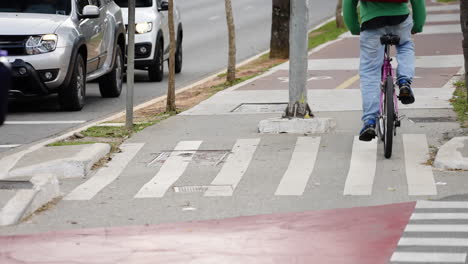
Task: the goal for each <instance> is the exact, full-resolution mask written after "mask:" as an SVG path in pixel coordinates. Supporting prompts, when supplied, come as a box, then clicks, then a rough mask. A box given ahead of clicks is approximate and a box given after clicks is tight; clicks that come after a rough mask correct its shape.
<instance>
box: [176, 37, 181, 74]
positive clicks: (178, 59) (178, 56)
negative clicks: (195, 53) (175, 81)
mask: <svg viewBox="0 0 468 264" xmlns="http://www.w3.org/2000/svg"><path fill="white" fill-rule="evenodd" d="M182 62H183V50H182V36H181V34H179V37H178V38H177V49H176V54H175V73H181V72H182Z"/></svg>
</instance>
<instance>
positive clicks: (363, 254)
mask: <svg viewBox="0 0 468 264" xmlns="http://www.w3.org/2000/svg"><path fill="white" fill-rule="evenodd" d="M414 206H415V203H404V204H395V205H386V206H377V207H365V208H351V209H336V210H329V211H314V212H306V213H292V214H280V215H263V216H250V217H239V218H233V219H225V220H219V221H213V220H212V221H205V222H195V223H186V224H165V225H158V226H142V227H126V228H105V229H91V230H74V231H65V232H54V233H45V234H38V235H20V236H7V237H0V263H2V264H10V263H15V264H16V263H41V264H46V263H47V264H49V263H50V264H59V263H60V264H84V263H86V264H94V263H99V264H102V263H112V264H117V263H125V264H127V263H130V264H133V263H135V264H143V263H148V264H149V263H151V264H154V263H203V264H209V263H216V264H229V263H242V264H250V263H252V264H253V263H255V264H262V263H282V264H284V263H327V264H333V263H339V264H347V263H353V264H357V263H359V264H379V263H382V264H383V263H387V262H388V261H389V259H390V257H391V255H392V253H393V251H394V250H395V248H396V245H397V243H398V240H399V238H400V236H401V235H402V233H403V230H404V228H405V226H406V224H407V223H408V221H409V217H410V215H411V213H412V212H413V210H414Z"/></svg>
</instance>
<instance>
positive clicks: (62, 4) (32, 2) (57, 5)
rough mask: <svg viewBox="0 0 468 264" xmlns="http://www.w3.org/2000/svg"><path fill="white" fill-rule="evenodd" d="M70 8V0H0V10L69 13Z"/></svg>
mask: <svg viewBox="0 0 468 264" xmlns="http://www.w3.org/2000/svg"><path fill="white" fill-rule="evenodd" d="M70 10H71V1H70V0H13V1H4V0H1V1H0V12H10V13H37V14H54V15H69V14H70Z"/></svg>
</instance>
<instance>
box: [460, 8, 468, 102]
mask: <svg viewBox="0 0 468 264" xmlns="http://www.w3.org/2000/svg"><path fill="white" fill-rule="evenodd" d="M460 21H461V28H462V32H463V41H462V47H463V55H464V57H465V74H464V75H465V76H464V77H465V86H466V89H467V97H466V98H467V101H468V0H461V1H460Z"/></svg>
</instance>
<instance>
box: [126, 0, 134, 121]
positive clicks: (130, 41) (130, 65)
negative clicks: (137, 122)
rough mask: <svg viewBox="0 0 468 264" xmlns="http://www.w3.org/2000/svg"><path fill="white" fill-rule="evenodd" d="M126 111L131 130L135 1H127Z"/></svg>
mask: <svg viewBox="0 0 468 264" xmlns="http://www.w3.org/2000/svg"><path fill="white" fill-rule="evenodd" d="M127 30H128V53H127V111H126V118H125V127H126V128H127V129H128V130H132V129H133V87H134V85H135V0H129V1H128V28H127Z"/></svg>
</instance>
